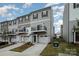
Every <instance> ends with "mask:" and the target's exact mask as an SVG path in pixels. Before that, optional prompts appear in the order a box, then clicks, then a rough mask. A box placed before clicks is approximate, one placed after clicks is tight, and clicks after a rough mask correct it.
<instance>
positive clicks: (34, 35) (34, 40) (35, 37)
mask: <svg viewBox="0 0 79 59" xmlns="http://www.w3.org/2000/svg"><path fill="white" fill-rule="evenodd" d="M34 43H36V35H34Z"/></svg>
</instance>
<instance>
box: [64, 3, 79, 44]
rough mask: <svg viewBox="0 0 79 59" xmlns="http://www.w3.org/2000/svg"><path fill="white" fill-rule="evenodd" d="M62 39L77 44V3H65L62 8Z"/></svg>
mask: <svg viewBox="0 0 79 59" xmlns="http://www.w3.org/2000/svg"><path fill="white" fill-rule="evenodd" d="M63 38H64V39H65V40H66V41H67V42H73V43H79V3H67V4H65V8H64V17H63Z"/></svg>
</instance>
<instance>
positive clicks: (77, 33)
mask: <svg viewBox="0 0 79 59" xmlns="http://www.w3.org/2000/svg"><path fill="white" fill-rule="evenodd" d="M76 42H79V32H76Z"/></svg>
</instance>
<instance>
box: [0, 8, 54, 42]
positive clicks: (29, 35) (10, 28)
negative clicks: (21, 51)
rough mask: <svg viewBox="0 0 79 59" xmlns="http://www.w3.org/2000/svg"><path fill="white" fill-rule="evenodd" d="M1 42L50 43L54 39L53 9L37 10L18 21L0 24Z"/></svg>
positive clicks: (17, 19)
mask: <svg viewBox="0 0 79 59" xmlns="http://www.w3.org/2000/svg"><path fill="white" fill-rule="evenodd" d="M0 32H1V34H0V41H6V42H9V43H12V42H15V43H17V42H32V43H48V42H49V41H50V39H51V38H52V37H53V35H54V34H53V11H52V9H51V7H47V8H42V9H39V10H35V11H33V12H31V13H29V14H26V15H23V16H20V17H17V18H16V19H13V20H9V21H3V22H1V23H0Z"/></svg>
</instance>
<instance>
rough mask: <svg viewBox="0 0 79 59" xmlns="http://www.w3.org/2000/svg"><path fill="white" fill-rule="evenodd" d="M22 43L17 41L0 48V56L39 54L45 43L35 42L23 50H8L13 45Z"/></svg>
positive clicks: (13, 46)
mask: <svg viewBox="0 0 79 59" xmlns="http://www.w3.org/2000/svg"><path fill="white" fill-rule="evenodd" d="M22 44H23V43H18V44H15V45H12V46H9V47H6V48H3V49H0V56H39V55H40V53H41V52H42V51H43V49H44V48H45V47H46V46H47V44H40V43H38V44H35V45H34V46H32V47H30V48H28V49H26V50H25V51H23V52H14V51H10V49H13V48H15V47H18V46H21V45H22Z"/></svg>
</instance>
